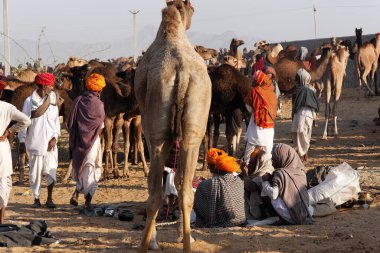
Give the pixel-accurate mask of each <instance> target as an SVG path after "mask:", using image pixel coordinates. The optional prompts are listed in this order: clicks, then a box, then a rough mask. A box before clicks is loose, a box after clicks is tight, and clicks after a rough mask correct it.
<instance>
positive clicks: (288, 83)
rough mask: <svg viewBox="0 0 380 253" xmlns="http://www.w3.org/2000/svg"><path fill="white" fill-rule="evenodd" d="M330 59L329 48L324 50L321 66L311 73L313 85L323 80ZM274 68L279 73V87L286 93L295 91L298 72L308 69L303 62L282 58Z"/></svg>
mask: <svg viewBox="0 0 380 253" xmlns="http://www.w3.org/2000/svg"><path fill="white" fill-rule="evenodd" d="M330 57H331V50H330V49H328V48H326V49H324V50H323V53H322V57H321V61H320V64H319V66H318V67H317V68H316V69H314V70H311V71H310V75H311V82H312V83H315V82H316V81H318V80H320V79H321V78H322V76H323V74H324V73H325V71H326V68H327V65H328V63H329V60H330ZM273 67H274V68H275V70H276V73H277V77H278V86H279V88H280V90H281V91H284V92H291V91H292V90H293V88H294V84H295V77H296V73H297V70H298V69H300V68H304V69H307V67H305V66H304V64H303V62H301V61H299V60H294V59H291V58H288V57H283V58H281V59H280V60H279V61H278V62H277V63H276V64H275V65H274V66H273Z"/></svg>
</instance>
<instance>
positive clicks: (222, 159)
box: [207, 148, 239, 173]
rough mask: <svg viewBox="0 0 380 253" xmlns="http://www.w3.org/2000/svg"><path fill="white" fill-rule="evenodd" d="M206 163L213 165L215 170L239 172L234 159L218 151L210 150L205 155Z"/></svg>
mask: <svg viewBox="0 0 380 253" xmlns="http://www.w3.org/2000/svg"><path fill="white" fill-rule="evenodd" d="M207 161H208V162H209V163H210V164H213V165H215V167H216V169H218V170H221V171H224V172H228V173H232V172H236V171H238V170H239V165H238V163H237V162H236V161H235V158H234V157H232V156H228V155H227V154H226V152H224V151H223V150H220V149H216V148H211V149H210V150H209V151H208V153H207Z"/></svg>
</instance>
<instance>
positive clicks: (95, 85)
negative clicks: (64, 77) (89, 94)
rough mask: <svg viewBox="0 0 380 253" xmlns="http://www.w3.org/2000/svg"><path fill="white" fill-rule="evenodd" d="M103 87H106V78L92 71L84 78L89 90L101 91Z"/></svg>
mask: <svg viewBox="0 0 380 253" xmlns="http://www.w3.org/2000/svg"><path fill="white" fill-rule="evenodd" d="M104 87H106V80H105V79H104V76H102V75H99V74H95V73H92V74H91V75H90V76H89V77H88V78H87V79H86V88H87V90H89V91H96V92H99V91H101V90H102V89H103V88H104Z"/></svg>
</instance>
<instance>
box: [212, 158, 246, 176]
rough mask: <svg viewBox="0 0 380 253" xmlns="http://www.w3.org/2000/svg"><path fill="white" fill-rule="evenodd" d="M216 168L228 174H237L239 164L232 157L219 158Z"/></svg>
mask: <svg viewBox="0 0 380 253" xmlns="http://www.w3.org/2000/svg"><path fill="white" fill-rule="evenodd" d="M216 168H217V169H218V170H221V171H225V172H228V173H233V172H237V171H238V170H239V169H240V167H239V164H238V163H237V162H236V160H235V158H234V157H232V156H222V157H219V159H218V161H217V162H216Z"/></svg>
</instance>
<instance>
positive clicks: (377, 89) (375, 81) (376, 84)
mask: <svg viewBox="0 0 380 253" xmlns="http://www.w3.org/2000/svg"><path fill="white" fill-rule="evenodd" d="M377 82H378V71H376V73H375V78H374V83H375V94H376V96H378V95H380V91H379V87H378V83H377Z"/></svg>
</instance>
